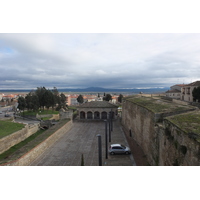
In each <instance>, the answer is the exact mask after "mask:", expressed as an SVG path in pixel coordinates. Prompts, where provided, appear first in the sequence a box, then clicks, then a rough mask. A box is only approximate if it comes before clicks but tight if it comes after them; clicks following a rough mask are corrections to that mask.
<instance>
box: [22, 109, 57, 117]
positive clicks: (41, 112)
mask: <svg viewBox="0 0 200 200" xmlns="http://www.w3.org/2000/svg"><path fill="white" fill-rule="evenodd" d="M36 114H39V115H48V114H59V111H55V110H44V111H43V110H41V111H24V115H25V116H26V115H32V116H36ZM21 115H23V113H21Z"/></svg>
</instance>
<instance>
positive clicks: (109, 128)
mask: <svg viewBox="0 0 200 200" xmlns="http://www.w3.org/2000/svg"><path fill="white" fill-rule="evenodd" d="M108 125H109V127H108V130H109V142H111V120H110V113H109V123H108Z"/></svg>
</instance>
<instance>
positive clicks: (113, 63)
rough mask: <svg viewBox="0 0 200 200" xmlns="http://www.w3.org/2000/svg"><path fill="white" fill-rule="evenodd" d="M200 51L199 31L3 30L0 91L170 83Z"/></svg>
mask: <svg viewBox="0 0 200 200" xmlns="http://www.w3.org/2000/svg"><path fill="white" fill-rule="evenodd" d="M199 55H200V34H198V33H194V34H192V33H186V34H184V33H143V34H142V33H127V34H126V33H119V34H118V33H82V34H81V33H41V34H39V33H1V34H0V89H15V88H17V89H20V88H23V89H31V88H36V87H40V86H45V87H47V88H52V87H54V86H55V87H57V88H87V87H103V88H147V87H169V86H171V85H173V84H182V83H190V82H193V81H196V80H200V77H199V75H200V56H199Z"/></svg>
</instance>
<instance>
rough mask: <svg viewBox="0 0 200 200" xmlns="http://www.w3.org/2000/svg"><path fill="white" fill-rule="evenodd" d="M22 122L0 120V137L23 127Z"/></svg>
mask: <svg viewBox="0 0 200 200" xmlns="http://www.w3.org/2000/svg"><path fill="white" fill-rule="evenodd" d="M24 127H25V125H24V124H19V123H14V122H11V121H0V139H1V138H3V137H5V136H7V135H10V134H12V133H14V132H16V131H19V130H21V129H22V128H24Z"/></svg>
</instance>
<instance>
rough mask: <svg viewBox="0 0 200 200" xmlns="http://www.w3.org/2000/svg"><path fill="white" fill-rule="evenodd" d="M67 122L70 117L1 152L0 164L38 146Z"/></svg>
mask: <svg viewBox="0 0 200 200" xmlns="http://www.w3.org/2000/svg"><path fill="white" fill-rule="evenodd" d="M67 122H69V119H65V120H61V121H59V122H58V124H56V125H54V126H52V127H51V128H50V129H48V130H39V131H38V132H36V133H34V134H33V135H31V136H30V137H28V138H27V139H25V140H23V141H22V142H20V143H18V144H16V145H14V146H13V147H11V148H10V149H8V150H7V151H6V152H4V153H2V154H0V164H3V163H7V162H10V161H13V160H16V159H18V158H20V157H21V156H23V155H24V154H26V153H27V152H28V151H30V150H31V149H33V148H34V147H36V146H37V145H38V144H40V143H41V142H43V141H44V140H45V139H47V138H48V137H49V136H50V135H52V134H53V133H55V132H56V131H57V130H58V129H59V128H61V127H62V126H64V125H65V124H66V123H67Z"/></svg>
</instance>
